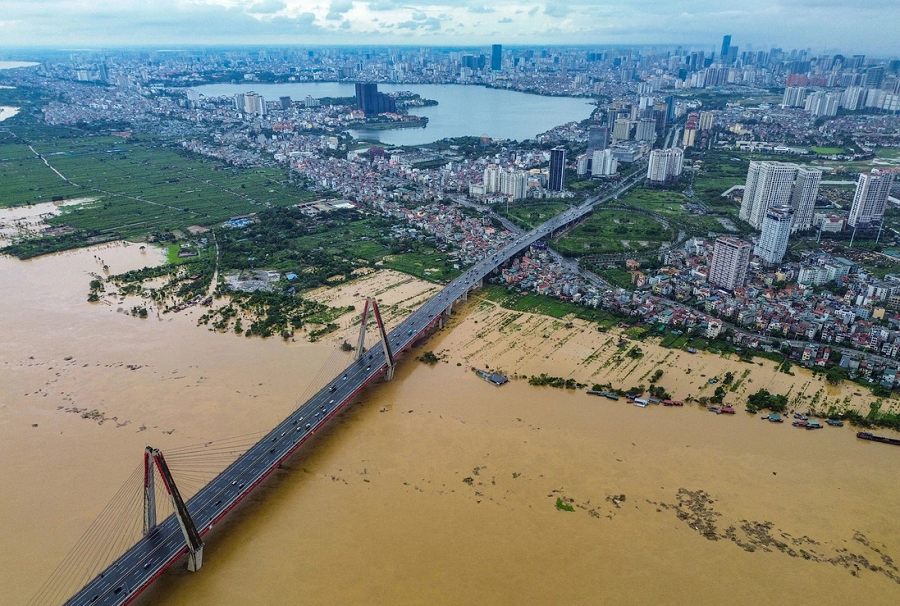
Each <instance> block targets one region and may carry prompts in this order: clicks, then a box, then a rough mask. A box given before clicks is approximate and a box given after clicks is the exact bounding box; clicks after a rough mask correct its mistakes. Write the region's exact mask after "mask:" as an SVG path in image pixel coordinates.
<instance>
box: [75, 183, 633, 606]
mask: <svg viewBox="0 0 900 606" xmlns="http://www.w3.org/2000/svg"><path fill="white" fill-rule="evenodd" d="M637 181H638V178H637V177H635V178H634V180H633V181H631V182H630V183H629V184H627V185H626V184H624V183H623V184H622V188H621V189H620V190H619V192H621V191H623V190H624V189H627V188H628V187H631V186H632V185H633V184H634V183H635V182H637ZM617 193H618V192H617ZM612 197H613V195H610V196H608V197H607V198H604V201H605V199H609V198H612ZM599 201H600V200H599V199H598V200H592V201H589V202H587V203H585V204H582V205H581V206H578V207H576V208H571V209H569V210H567V211H565V212H564V213H562V214H561V215H558V216H556V217H554V218H553V219H551V220H549V221H547V222H546V223H544V224H542V225H540V226H539V227H537V228H536V229H534V230H532V231H531V232H529V233H527V234H524V235H521V236H519V238H518V239H517V240H515V241H514V242H512V243H510V244H508V245H507V246H505V247H503V248H502V249H500V250H499V251H498V252H497V253H496V254H495V255H494V256H492V257H491V258H486V259H483V260H482V261H480V262H479V263H477V264H476V265H474V266H473V267H471V268H470V269H469V270H468V271H466V272H465V273H463V274H462V275H460V276H459V277H458V278H456V279H455V280H453V281H452V282H450V283H449V284H447V285H446V286H445V287H444V288H443V289H442V290H441V291H440V292H439V293H438V294H437V295H435V296H434V297H433V298H431V299H430V300H429V301H428V302H426V303H425V304H424V305H423V306H422V307H420V308H419V309H418V310H416V311H415V312H414V313H413V314H412V315H410V316H409V317H408V318H406V319H405V320H404V321H403V322H402V323H401V324H400V325H399V326H397V327H396V328H394V330H392V331H391V332H390V333H389V335H388V341H389V342H390V346H391V351H392V352H393V353H394V355H397V354H399V353H401V352H403V351H404V350H406V349H407V348H409V346H410V345H411V344H412V343H413V342H414V341H415V340H417V339H418V338H419V336H420V335H422V334H423V333H425V332H426V331H427V330H428V329H429V328H431V327H432V326H433V325H434V324H436V323H437V322H438V320H439V319H440V316H441V314H442V313H444V312H445V311H447V310H448V308H450V306H451V305H452V303H453V302H454V301H456V300H458V299H460V298H462V297H463V295H465V294H466V293H467V292H468V291H469V290H470V289H472V288H475V287H476V286H477V285H478V283H479V281H480V280H482V279H483V278H484V277H485V276H487V275H488V274H490V273H491V272H492V271H494V270H495V269H497V268H498V267H499V266H500V265H501V264H503V263H505V262H506V261H507V260H509V259H510V258H512V257H514V256H515V255H517V254H519V253H520V252H522V251H523V250H525V249H526V248H528V247H529V246H531V244H533V243H534V242H536V241H538V240H540V239H542V238H544V237H545V236H548V235H550V234H551V233H553V232H554V231H556V230H558V229H560V228H562V227H564V226H566V225H568V224H570V223H572V222H573V221H577V220H579V219H580V218H582V217H583V216H585V215H587V214H588V213H590V212H591V210H592V207H593V205H594V204H595V203H597V202H599ZM386 369H387V361H386V359H385V354H384V350H383V349H382V347H381V346H380V344H379V345H378V346H376V347H374V348H373V349H371V350H369V351H368V352H366V354H365V355H364V356H363V357H362V358H361V359H360V360H359V361H357V362H354V363H353V364H351V365H350V366H349V367H347V368H346V369H345V370H344V372H343V373H341V374H340V375H338V376H337V377H335V378H334V379H333V380H332V381H330V382H329V383H328V385H326V386H325V387H324V388H322V390H320V391H319V392H318V393H316V394H315V395H314V396H313V397H312V398H310V399H309V400H308V401H307V402H305V403H304V404H303V405H302V406H300V407H299V408H297V409H296V410H295V411H294V412H292V413H291V414H290V415H289V416H288V417H287V418H285V419H284V420H283V421H282V422H281V423H279V424H278V426H276V427H275V428H274V429H273V430H272V431H270V432H269V433H268V434H267V435H266V436H265V437H264V438H262V439H261V440H260V441H259V442H257V443H256V444H255V445H253V446H252V447H251V448H250V449H249V450H248V451H247V452H245V453H244V454H243V455H241V456H240V457H239V458H238V459H237V460H236V461H235V462H234V463H232V464H231V465H230V466H229V467H228V468H226V469H225V471H223V472H222V473H221V474H219V475H218V476H216V478H215V479H213V480H212V481H211V482H210V483H209V484H207V485H206V486H205V487H203V488H202V489H201V490H200V491H199V492H198V493H197V494H196V495H194V496H193V497H191V499H189V500H188V501H187V508H188V511H189V512H190V515H191V517H192V518H193V520H194V524H195V525H196V527H197V531H198V532H199V533H200V535H201V536H203V535H204V534H205V533H207V532H209V530H210V529H212V528H213V527H214V526H215V524H216V523H217V522H218V521H219V520H221V519H222V517H223V516H225V515H226V514H227V513H228V512H229V511H230V510H231V509H232V508H234V507H235V506H236V505H237V504H238V503H240V502H241V500H243V499H244V498H245V497H246V496H247V495H248V494H249V493H250V492H251V491H252V490H253V489H254V488H255V487H256V486H257V485H259V484H260V483H261V482H262V481H263V480H264V479H265V478H266V477H267V476H268V475H269V474H270V473H272V472H273V471H274V470H275V469H277V468H278V466H279V465H280V464H281V463H282V462H283V461H284V460H285V459H287V458H288V457H289V456H290V455H291V454H292V453H293V452H294V451H295V450H297V448H299V447H300V445H301V444H303V443H304V442H305V441H306V440H308V439H309V438H310V437H311V436H312V435H313V434H314V433H315V432H316V431H317V430H319V429H320V428H321V427H322V426H323V425H324V424H325V423H327V422H328V420H329V419H331V418H332V417H333V416H334V415H336V414H337V413H338V411H339V410H340V409H341V408H342V407H343V406H344V405H346V404H347V403H348V402H350V401H351V400H352V399H353V398H354V396H356V395H357V394H358V393H359V392H360V391H361V390H362V389H363V388H364V387H366V386H367V385H368V384H369V383H372V382H373V381H375V380H376V379H377V378H378V377H379V376H380V375H381V373H383V372H384V371H385V370H386ZM163 455H165V453H163ZM186 552H187V545H186V544H185V539H184V535H183V534H182V531H181V528H180V526H179V524H178V521H177V519H176V517H175V516H174V515H170V516H169V517H168V518H166V519H165V520H163V521H162V522H161V523H159V524H158V525H157V526H156V527H155V528H154V529H153V530H152V531H151V532H149V533H148V534H147V535H146V536H144V537H143V538H141V539H140V540H139V541H138V542H137V543H136V544H135V545H133V546H132V547H131V548H129V549H128V550H127V551H126V552H125V553H124V554H122V556H121V557H120V558H119V559H118V560H116V561H115V562H114V563H113V564H111V565H110V566H109V567H108V568H106V570H104V571H103V572H102V573H100V574H99V575H98V576H97V577H95V578H94V579H93V580H92V581H90V582H89V583H88V584H87V585H86V586H85V587H83V588H82V589H81V590H80V591H78V593H76V594H75V595H74V596H72V597H71V598H70V599H69V600H68V601H67V602H65V604H66V606H89V605H90V606H120V605H122V604H127V603H128V602H130V601H131V600H133V599H134V598H135V597H137V595H138V594H139V593H140V592H141V591H142V590H143V589H144V588H145V587H147V586H148V585H149V584H150V583H151V582H152V581H153V580H154V579H156V578H157V577H158V576H159V575H161V574H162V573H163V572H164V571H165V570H166V568H168V567H169V566H171V565H172V564H173V563H174V562H175V561H176V560H177V559H178V558H179V557H181V556H182V555H184V554H185V553H186Z"/></svg>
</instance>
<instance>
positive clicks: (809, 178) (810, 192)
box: [791, 167, 822, 233]
mask: <svg viewBox="0 0 900 606" xmlns="http://www.w3.org/2000/svg"><path fill="white" fill-rule="evenodd" d="M821 181H822V171H821V170H819V169H817V168H802V167H801V168H798V169H797V176H796V178H795V179H794V188H793V192H792V193H791V208H793V209H794V225H793V227H792V228H791V233H794V232H796V231H803V230H807V229H809V228H811V227H812V224H813V214H814V211H815V206H816V198H817V197H818V195H819V183H821Z"/></svg>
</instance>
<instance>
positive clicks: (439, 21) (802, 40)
mask: <svg viewBox="0 0 900 606" xmlns="http://www.w3.org/2000/svg"><path fill="white" fill-rule="evenodd" d="M898 21H900V5H898V4H897V3H896V2H892V1H890V0H874V1H873V2H869V3H866V4H865V5H854V4H852V3H849V2H844V1H838V0H760V1H759V2H756V3H754V4H753V5H752V6H742V7H741V8H740V9H731V10H721V4H719V3H717V2H713V1H712V0H693V1H683V2H675V1H673V2H665V3H663V2H659V1H658V0H636V1H635V2H631V3H628V4H625V5H623V4H621V3H613V2H607V1H605V0H601V1H593V0H571V1H569V2H560V1H557V0H515V1H508V2H507V1H500V2H492V3H486V2H481V1H480V0H425V1H421V0H420V1H417V2H412V3H404V2H398V1H396V0H328V1H325V0H158V1H156V2H154V3H153V4H152V6H146V5H145V3H143V2H138V1H137V0H121V1H120V2H116V3H115V4H114V5H108V4H98V3H89V2H84V1H83V0H38V1H25V0H0V38H2V39H3V43H2V44H3V47H7V48H8V47H37V48H45V47H48V46H54V47H71V46H77V47H82V46H89V47H91V48H106V47H115V46H132V47H133V46H148V45H150V46H152V45H172V44H174V45H184V44H185V43H186V42H189V43H190V46H198V45H223V44H227V45H259V46H263V45H272V44H279V45H284V44H291V45H302V44H312V45H350V44H352V45H358V44H373V45H424V46H445V45H463V46H471V45H482V44H488V45H489V44H496V43H502V44H503V45H504V46H515V45H535V44H546V45H583V44H592V45H657V46H662V45H666V46H671V45H684V46H690V47H693V48H708V49H709V50H715V51H716V52H717V53H718V52H719V51H720V49H721V46H722V42H723V35H730V36H731V40H730V45H731V47H732V48H734V47H737V48H739V49H740V50H741V51H745V50H751V49H752V50H768V49H769V48H771V47H773V46H778V47H785V48H810V49H811V50H812V51H813V52H824V53H829V52H834V53H837V52H842V53H853V52H864V53H868V54H874V55H878V56H889V55H891V54H893V53H895V52H896V48H898V46H900V44H898V42H900V36H898V35H897V34H896V31H895V30H892V29H891V28H890V24H891V23H896V22H898ZM799 23H802V24H803V27H798V24H799ZM210 24H212V25H210ZM872 24H876V25H875V27H874V28H873V27H872Z"/></svg>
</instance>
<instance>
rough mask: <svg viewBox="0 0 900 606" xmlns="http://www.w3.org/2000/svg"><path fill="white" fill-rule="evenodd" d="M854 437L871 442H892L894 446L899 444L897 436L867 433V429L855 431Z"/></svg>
mask: <svg viewBox="0 0 900 606" xmlns="http://www.w3.org/2000/svg"><path fill="white" fill-rule="evenodd" d="M856 437H857V438H859V439H861V440H871V441H872V442H881V443H882V444H893V445H894V446H900V440H898V439H897V438H888V437H886V436H876V435H875V434H872V433H869V432H868V431H860V432H857V434H856Z"/></svg>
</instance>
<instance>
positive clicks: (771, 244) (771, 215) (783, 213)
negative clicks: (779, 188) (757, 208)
mask: <svg viewBox="0 0 900 606" xmlns="http://www.w3.org/2000/svg"><path fill="white" fill-rule="evenodd" d="M793 223H794V209H793V208H791V207H790V206H773V207H772V208H770V209H769V210H767V211H766V218H765V220H764V221H763V227H762V233H761V234H760V236H759V244H757V245H756V250H754V251H753V254H755V255H756V256H757V257H759V258H761V259H762V260H763V261H764V262H765V263H766V264H767V265H778V264H779V263H781V260H782V259H784V253H785V251H786V250H787V245H788V238H790V237H791V225H792V224H793Z"/></svg>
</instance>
